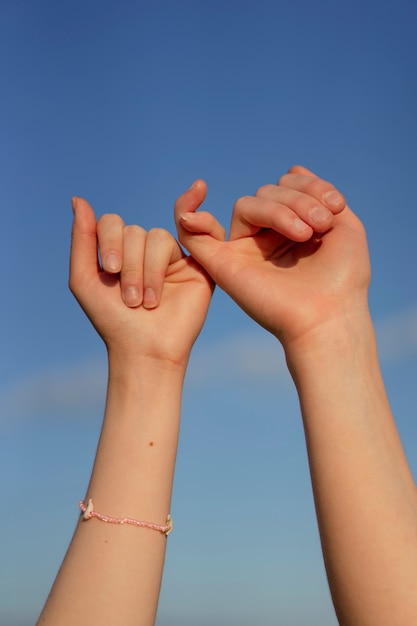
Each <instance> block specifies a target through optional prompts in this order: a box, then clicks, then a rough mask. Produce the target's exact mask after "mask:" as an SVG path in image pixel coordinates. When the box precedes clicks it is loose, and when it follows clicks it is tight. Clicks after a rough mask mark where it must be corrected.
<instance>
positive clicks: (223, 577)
mask: <svg viewBox="0 0 417 626" xmlns="http://www.w3.org/2000/svg"><path fill="white" fill-rule="evenodd" d="M0 59H1V61H0V79H1V97H0V171H1V185H0V200H1V207H2V208H1V216H2V217H1V229H0V239H1V250H2V259H3V261H2V266H3V271H2V277H1V309H0V310H1V327H0V333H1V335H0V337H1V356H0V477H1V478H0V497H1V515H0V529H1V534H0V623H1V624H4V625H5V626H29V625H30V624H33V623H34V621H35V619H36V616H37V614H38V613H39V611H40V608H41V606H42V604H43V602H44V599H45V597H46V594H47V593H48V591H49V588H50V585H51V584H52V581H53V579H54V576H55V573H56V571H57V568H58V566H59V563H60V562H61V560H62V557H63V555H64V553H65V550H66V547H67V545H68V541H69V539H70V537H71V534H72V531H73V528H74V525H75V522H76V520H77V516H78V510H77V503H78V500H79V499H80V498H82V497H83V496H84V493H85V489H86V485H87V481H88V478H89V472H90V468H91V464H92V461H93V457H94V451H95V445H96V440H97V435H98V432H99V428H100V423H101V416H102V410H103V401H104V386H105V376H106V370H105V352H104V349H103V347H102V345H101V343H100V340H99V339H98V337H97V336H96V335H95V332H94V330H93V329H92V327H91V325H90V324H89V322H88V321H87V320H86V318H85V317H84V315H83V313H82V312H81V311H80V310H79V308H78V306H77V304H76V302H75V301H74V300H73V299H72V296H71V295H70V293H69V292H68V289H67V266H68V247H69V235H70V226H71V209H70V197H71V195H79V196H84V197H86V198H87V199H88V200H90V202H91V203H92V204H93V206H94V207H95V209H96V211H97V214H101V213H104V212H120V213H121V215H122V216H123V218H124V219H125V221H126V222H128V223H139V224H141V225H142V226H144V227H145V228H149V227H151V226H164V227H166V228H168V229H169V230H171V231H172V230H173V220H172V206H173V201H174V199H175V198H176V196H177V195H179V193H181V191H182V190H183V189H185V188H186V187H188V186H189V185H190V184H191V182H192V181H193V180H194V179H195V178H204V179H205V180H206V181H207V183H208V187H209V194H208V199H207V205H206V206H207V208H208V209H209V210H211V211H213V212H214V213H215V214H216V216H217V217H218V218H219V219H220V220H221V221H222V222H223V223H224V224H225V225H227V224H228V222H229V218H230V213H231V208H232V206H233V203H234V201H235V200H236V199H237V198H238V197H239V196H241V195H246V194H250V193H253V192H255V190H256V188H257V187H258V186H260V185H261V184H265V183H270V182H275V181H276V180H277V179H278V178H279V176H280V175H281V174H282V173H284V171H285V170H286V169H287V168H288V167H289V166H290V165H292V164H294V163H300V164H303V165H305V166H307V167H309V168H311V169H312V170H314V171H316V172H317V173H318V174H320V175H322V176H323V177H324V178H327V179H328V180H330V181H332V182H333V183H334V184H336V185H337V186H338V187H339V188H340V189H341V191H343V192H344V193H345V195H346V196H347V198H348V201H349V204H350V206H351V207H352V208H353V209H354V210H355V211H356V212H357V213H358V214H359V215H360V217H361V219H362V220H363V222H364V223H365V225H366V228H367V230H368V236H369V244H370V249H371V257H372V263H373V282H372V286H371V293H370V302H371V309H372V314H373V317H374V320H375V323H376V327H377V333H378V339H379V345H380V356H381V361H382V366H383V372H384V377H385V380H386V384H387V387H388V392H389V395H390V398H391V402H392V407H393V410H394V412H395V415H396V417H397V421H398V427H399V430H400V434H401V436H402V439H403V442H404V445H405V447H406V450H407V453H408V457H409V460H410V464H411V467H412V470H413V472H414V475H415V476H417V455H416V441H417V423H416V404H417V403H416V399H415V392H414V390H415V385H416V382H415V381H416V378H417V289H416V287H417V285H416V278H415V276H416V269H415V268H416V259H417V251H416V244H415V239H414V237H415V236H416V232H417V215H416V192H415V186H416V180H417V178H416V172H417V157H416V145H417V126H416V111H417V69H416V68H417V4H416V2H415V0H385V1H384V2H381V1H380V0H378V1H377V0H350V1H349V2H342V1H341V0H332V1H331V0H317V1H315V2H312V1H311V0H299V1H298V2H281V1H280V0H274V1H263V0H257V1H256V2H255V1H252V0H251V1H249V0H242V1H228V0H221V1H219V0H200V1H199V0H195V1H191V0H190V1H188V2H187V1H184V0H175V1H174V0H165V1H162V0H155V1H154V2H143V1H140V0H139V1H133V0H131V1H128V0H118V1H117V2H115V1H106V0H100V2H98V1H96V0H93V1H88V0H83V1H80V0H74V1H73V2H53V1H52V0H39V1H38V2H32V1H31V0H1V2H0ZM340 356H341V358H343V354H341V355H340ZM172 515H173V518H174V521H175V532H174V533H173V534H172V535H171V536H170V538H169V542H168V553H167V565H166V572H165V577H164V584H163V590H162V595H161V602H160V612H159V617H158V622H157V624H158V626H196V625H198V626H237V625H239V626H257V625H258V624H262V626H276V625H277V624H282V625H283V626H335V624H336V619H335V617H334V614H333V609H332V605H331V602H330V600H329V594H328V590H327V585H326V579H325V575H324V569H323V565H322V559H321V552H320V545H319V540H318V533H317V529H316V522H315V515H314V507H313V501H312V495H311V489H310V482H309V475H308V467H307V461H306V454H305V447H304V439H303V432H302V426H301V421H300V417H299V410H298V404H297V398H296V395H295V392H294V389H293V386H292V383H291V380H290V378H289V376H288V374H287V373H286V371H285V366H284V361H283V358H282V352H281V349H280V347H279V345H278V344H277V343H276V341H275V340H274V339H273V338H272V337H271V336H269V335H268V334H267V333H266V332H264V331H263V330H261V329H259V328H257V327H256V326H255V324H254V323H253V322H252V321H251V320H250V319H248V318H246V317H245V315H244V314H243V313H242V312H241V311H239V310H238V309H237V307H236V306H235V305H234V304H233V303H232V302H230V301H229V300H228V298H227V297H226V296H225V295H224V294H223V293H221V291H220V290H217V291H216V293H215V296H214V300H213V304H212V308H211V311H210V314H209V318H208V320H207V324H206V326H205V328H204V330H203V332H202V334H201V336H200V339H199V341H198V344H197V345H196V347H195V351H194V353H193V356H192V360H191V364H190V370H189V375H188V378H187V383H186V388H185V396H184V408H183V422H182V432H181V442H180V449H179V456H178V465H177V472H176V479H175V490H174V497H173V505H172ZM92 575H97V576H98V575H99V573H97V572H92Z"/></svg>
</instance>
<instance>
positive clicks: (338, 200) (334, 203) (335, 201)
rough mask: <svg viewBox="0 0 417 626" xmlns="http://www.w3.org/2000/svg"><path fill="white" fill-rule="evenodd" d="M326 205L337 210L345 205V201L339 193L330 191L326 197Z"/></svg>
mask: <svg viewBox="0 0 417 626" xmlns="http://www.w3.org/2000/svg"><path fill="white" fill-rule="evenodd" d="M323 199H324V201H325V203H326V204H327V205H328V206H330V207H332V208H336V207H338V206H340V205H341V204H343V203H344V201H345V199H344V197H343V196H342V194H340V193H339V192H338V191H329V192H327V193H326V194H325V196H324V198H323Z"/></svg>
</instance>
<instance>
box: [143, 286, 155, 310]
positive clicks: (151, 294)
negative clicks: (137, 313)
mask: <svg viewBox="0 0 417 626" xmlns="http://www.w3.org/2000/svg"><path fill="white" fill-rule="evenodd" d="M143 306H144V307H145V308H147V309H152V308H154V307H155V306H156V293H155V291H154V290H153V289H151V288H150V287H147V288H146V289H145V291H144V293H143Z"/></svg>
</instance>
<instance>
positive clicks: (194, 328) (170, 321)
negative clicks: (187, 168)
mask: <svg viewBox="0 0 417 626" xmlns="http://www.w3.org/2000/svg"><path fill="white" fill-rule="evenodd" d="M203 198H204V193H203V190H202V189H201V188H198V187H197V188H195V189H192V190H189V191H186V192H185V193H184V194H183V195H182V196H181V197H180V198H179V199H178V200H177V205H178V206H179V207H181V210H182V211H185V212H186V211H189V210H190V207H193V208H194V207H196V206H198V205H199V204H200V203H201V202H202V200H203ZM73 206H74V223H73V229H72V245H71V263H70V280H69V284H70V289H71V291H72V292H73V294H74V295H75V297H76V298H77V300H78V302H79V303H80V305H81V307H82V308H83V309H84V311H85V313H86V314H87V316H88V317H89V318H90V320H91V322H92V323H93V325H94V327H95V328H96V330H97V332H98V333H99V334H100V335H101V337H102V338H103V340H104V342H105V344H106V346H107V348H108V349H109V350H111V351H113V352H115V351H116V352H119V353H123V355H125V356H126V357H128V356H129V354H132V355H136V356H149V357H152V358H157V359H162V360H164V361H167V362H171V363H174V364H184V363H186V361H187V359H188V356H189V352H190V350H191V347H192V345H193V343H194V341H195V339H196V338H197V336H198V333H199V332H200V330H201V327H202V325H203V322H204V319H205V316H206V313H207V309H208V305H209V302H210V297H211V293H212V290H213V283H212V281H211V280H210V278H209V277H208V275H207V274H206V273H205V272H204V270H203V269H202V268H201V267H200V266H199V265H198V264H197V262H196V261H195V260H193V259H192V258H191V257H188V256H185V255H184V253H183V252H182V250H181V248H180V247H179V245H178V243H177V242H176V241H175V239H174V238H173V237H172V236H171V235H170V234H169V233H168V232H167V231H165V230H162V229H153V230H151V231H149V232H148V233H147V232H146V231H145V230H143V229H142V228H140V227H139V226H126V225H125V224H124V222H123V220H122V219H121V218H120V217H119V216H117V215H104V216H103V217H102V218H101V219H100V220H99V221H98V223H97V222H96V218H95V215H94V212H93V210H92V208H91V207H90V205H89V204H88V203H87V202H86V201H85V200H83V199H81V198H74V201H73ZM98 252H99V253H100V257H101V261H102V266H101V265H100V263H99V260H98Z"/></svg>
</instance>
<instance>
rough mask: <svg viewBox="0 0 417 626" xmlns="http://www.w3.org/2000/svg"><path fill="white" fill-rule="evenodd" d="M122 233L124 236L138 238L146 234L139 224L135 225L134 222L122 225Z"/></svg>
mask: <svg viewBox="0 0 417 626" xmlns="http://www.w3.org/2000/svg"><path fill="white" fill-rule="evenodd" d="M123 234H124V236H125V237H126V236H127V237H134V238H135V239H136V238H137V239H139V238H141V237H142V236H143V235H145V234H146V231H145V230H144V229H143V228H142V227H141V226H137V225H136V224H128V225H126V226H124V227H123Z"/></svg>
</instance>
